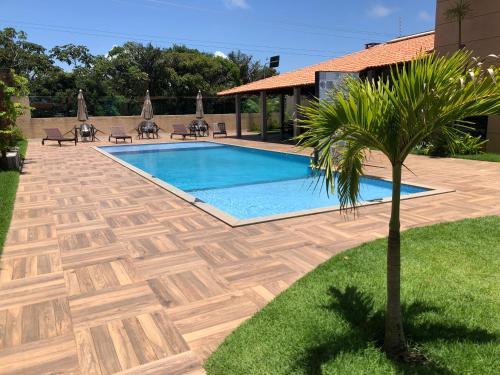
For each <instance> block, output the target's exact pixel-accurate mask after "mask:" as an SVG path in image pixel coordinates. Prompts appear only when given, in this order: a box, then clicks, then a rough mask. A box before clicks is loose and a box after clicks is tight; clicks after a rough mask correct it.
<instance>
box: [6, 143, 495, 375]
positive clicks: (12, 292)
mask: <svg viewBox="0 0 500 375" xmlns="http://www.w3.org/2000/svg"><path fill="white" fill-rule="evenodd" d="M163 140H165V141H166V138H163ZM146 142H147V141H146ZM221 142H229V143H234V144H238V143H241V144H245V145H254V146H256V147H261V148H266V149H274V150H286V151H290V150H291V149H292V148H291V146H287V145H276V144H269V143H259V142H250V141H241V140H235V139H228V140H222V141H221ZM89 146H90V145H88V144H79V145H78V146H76V147H74V146H69V145H66V146H63V147H61V148H59V147H57V146H45V147H42V146H41V145H40V144H39V142H35V141H33V142H30V145H29V150H28V163H27V164H26V166H25V173H24V174H23V175H22V176H21V182H20V186H19V190H18V194H17V200H16V206H15V211H14V218H13V221H12V226H11V228H10V231H9V234H8V239H7V242H6V246H5V249H4V253H3V256H2V260H1V269H0V374H14V373H16V374H36V375H39V374H46V373H51V374H54V373H57V374H112V373H118V372H122V373H124V374H174V375H177V374H201V373H203V370H202V368H201V364H202V362H203V360H204V359H205V358H206V357H207V356H208V355H209V354H210V353H211V352H212V351H213V350H214V349H215V348H216V347H217V345H218V344H219V343H220V342H221V341H222V340H223V339H224V337H225V336H227V335H228V334H229V333H230V332H231V331H232V330H234V329H235V328H236V327H237V326H238V325H239V324H241V323H242V322H243V321H245V320H246V319H248V318H249V317H251V316H252V314H254V313H255V312H256V311H257V310H259V309H260V308H262V307H263V306H264V305H265V304H266V303H268V302H269V301H270V300H272V299H273V298H274V296H276V295H277V294H278V293H280V292H281V291H282V290H284V289H285V288H287V287H288V286H289V285H290V284H291V283H293V282H294V281H295V280H297V279H298V278H300V277H301V276H302V275H304V274H305V273H306V272H308V271H310V270H312V269H313V268H314V267H316V266H317V265H318V264H320V263H322V262H323V261H325V260H326V259H328V258H329V257H331V256H332V255H334V254H336V253H338V252H340V251H342V250H345V249H348V248H350V247H353V246H355V245H358V244H360V243H362V242H366V241H369V240H372V239H375V238H380V237H383V236H385V235H386V232H387V222H388V217H389V205H387V204H381V205H374V206H370V207H364V208H362V209H360V211H359V212H358V216H357V217H356V218H353V217H346V216H344V215H340V214H339V213H338V212H330V213H324V214H317V215H313V216H307V217H299V218H292V219H287V220H283V221H277V222H272V223H262V224H256V225H252V226H247V227H240V228H234V229H233V228H231V227H229V226H227V225H225V224H223V223H222V222H220V221H219V220H217V219H215V218H213V217H211V216H209V215H208V214H206V213H204V212H203V211H200V210H199V209H197V208H196V207H193V206H192V205H190V204H189V203H186V202H184V201H183V200H181V199H179V198H177V197H176V196H174V195H172V194H171V193H169V192H167V191H165V190H163V189H161V188H159V187H158V186H156V185H154V184H152V183H150V182H148V181H146V180H144V179H143V178H141V177H140V176H138V175H136V174H134V173H133V172H131V171H129V170H128V169H125V168H123V167H122V166H120V165H118V164H117V163H115V162H113V161H112V160H110V159H108V158H106V157H105V156H103V155H101V154H100V153H98V152H96V151H95V150H93V149H92V148H91V147H89ZM370 165H374V166H376V167H368V168H367V172H368V174H373V175H377V176H381V177H389V176H390V171H389V169H388V168H387V164H386V163H384V162H382V159H381V157H380V155H379V154H377V153H374V154H373V155H372V159H371V160H370ZM407 166H408V168H410V169H411V170H412V171H413V173H415V175H412V174H411V173H409V172H407V171H405V176H404V180H405V181H406V182H413V183H417V184H418V183H421V184H425V185H431V186H433V185H434V186H439V187H445V188H452V189H455V190H456V192H453V193H447V194H443V195H437V196H430V197H424V198H418V199H413V200H406V201H404V202H403V203H402V210H403V213H402V224H403V228H405V229H406V228H410V227H414V226H421V225H427V224H431V223H436V222H442V221H452V220H458V219H462V218H467V217H477V216H485V215H500V184H499V181H500V165H499V164H496V163H486V162H475V161H467V160H458V159H457V160H454V159H429V158H425V157H418V156H411V157H410V158H409V160H408V163H407ZM187 172H189V171H187ZM492 230H498V228H492ZM249 349H250V348H249Z"/></svg>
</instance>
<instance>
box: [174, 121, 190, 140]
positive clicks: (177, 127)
mask: <svg viewBox="0 0 500 375" xmlns="http://www.w3.org/2000/svg"><path fill="white" fill-rule="evenodd" d="M173 128H174V131H173V132H172V133H170V138H172V137H173V136H174V135H180V136H182V139H186V137H194V138H195V139H196V132H195V131H193V130H191V129H188V128H187V127H186V126H185V125H182V124H174V125H173Z"/></svg>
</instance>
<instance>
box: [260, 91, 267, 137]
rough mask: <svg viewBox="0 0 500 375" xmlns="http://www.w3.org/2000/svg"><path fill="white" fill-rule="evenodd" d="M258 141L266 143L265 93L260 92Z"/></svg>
mask: <svg viewBox="0 0 500 375" xmlns="http://www.w3.org/2000/svg"><path fill="white" fill-rule="evenodd" d="M260 114H261V123H260V139H261V140H262V141H267V92H265V91H261V93H260Z"/></svg>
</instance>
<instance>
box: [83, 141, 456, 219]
mask: <svg viewBox="0 0 500 375" xmlns="http://www.w3.org/2000/svg"><path fill="white" fill-rule="evenodd" d="M198 142H209V143H217V144H220V145H226V146H227V145H229V146H233V147H243V148H250V149H254V150H261V151H269V152H275V153H282V154H289V155H298V156H306V155H300V154H297V153H292V152H286V151H274V150H266V149H263V148H258V147H252V146H242V145H232V144H226V143H221V142H216V141H206V140H199V141H198ZM162 143H177V142H162ZM144 145H148V143H145V144H144ZM123 146H125V145H123ZM100 147H102V146H92V148H93V149H94V150H96V151H97V152H99V153H100V154H102V155H104V156H106V157H108V158H110V159H111V160H113V161H115V162H116V163H118V164H120V165H122V166H123V167H125V168H127V169H129V170H131V171H132V172H134V173H136V174H138V175H139V176H141V177H143V178H145V179H146V180H148V181H150V182H152V183H154V184H155V185H157V186H159V187H161V188H163V189H165V190H167V191H169V192H170V193H172V194H174V195H175V196H177V197H179V198H181V199H182V200H184V201H186V202H187V203H190V204H192V205H193V206H195V207H197V208H199V209H200V210H202V211H204V212H206V213H207V214H209V215H211V216H213V217H215V218H216V219H218V220H220V221H222V222H223V223H225V224H227V225H229V226H231V227H233V228H236V227H243V226H247V225H253V224H260V223H268V222H272V221H278V220H285V219H291V218H296V217H303V216H310V215H316V214H320V213H326V212H335V211H340V210H341V207H340V205H335V206H326V207H320V208H313V209H309V210H301V211H294V212H287V213H284V214H276V215H268V216H261V217H257V218H252V219H237V218H235V217H234V216H232V215H230V214H228V213H227V212H224V211H222V210H220V209H218V208H217V207H215V206H212V205H210V204H208V203H205V202H203V201H201V200H199V199H198V198H196V197H195V196H193V195H191V194H189V193H186V192H185V191H184V190H181V189H179V188H177V187H175V186H174V185H171V184H169V183H168V182H165V181H163V180H160V179H159V178H157V177H155V176H153V175H151V174H149V173H147V172H145V171H143V170H142V169H140V168H137V167H134V166H133V165H131V164H129V163H127V162H125V161H123V160H121V159H120V158H118V157H116V156H113V155H112V154H111V153H109V152H107V151H105V150H103V149H101V148H100ZM109 147H113V145H110V146H109ZM306 157H307V156H306ZM364 176H365V177H369V178H373V179H377V180H381V181H387V182H391V183H392V180H390V179H386V178H381V177H378V176H372V175H364ZM401 183H402V184H405V185H410V186H415V187H421V188H424V189H429V190H428V191H423V192H420V193H413V194H408V195H404V196H402V197H401V201H403V200H409V199H416V198H422V197H428V196H434V195H440V194H446V193H452V192H455V190H454V189H449V188H443V187H436V186H428V185H425V184H418V185H416V184H415V183H407V182H404V181H401ZM391 201H392V198H390V197H388V198H382V199H378V200H374V201H366V202H362V203H360V204H359V205H357V206H356V208H360V207H368V206H374V205H379V204H385V203H389V202H391Z"/></svg>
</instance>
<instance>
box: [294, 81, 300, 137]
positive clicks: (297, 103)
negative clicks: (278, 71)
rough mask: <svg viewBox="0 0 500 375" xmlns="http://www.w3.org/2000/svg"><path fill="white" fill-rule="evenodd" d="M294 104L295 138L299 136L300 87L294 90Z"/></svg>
mask: <svg viewBox="0 0 500 375" xmlns="http://www.w3.org/2000/svg"><path fill="white" fill-rule="evenodd" d="M293 104H294V117H293V136H294V137H296V136H298V135H299V131H300V128H299V117H300V116H299V106H300V87H294V88H293Z"/></svg>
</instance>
